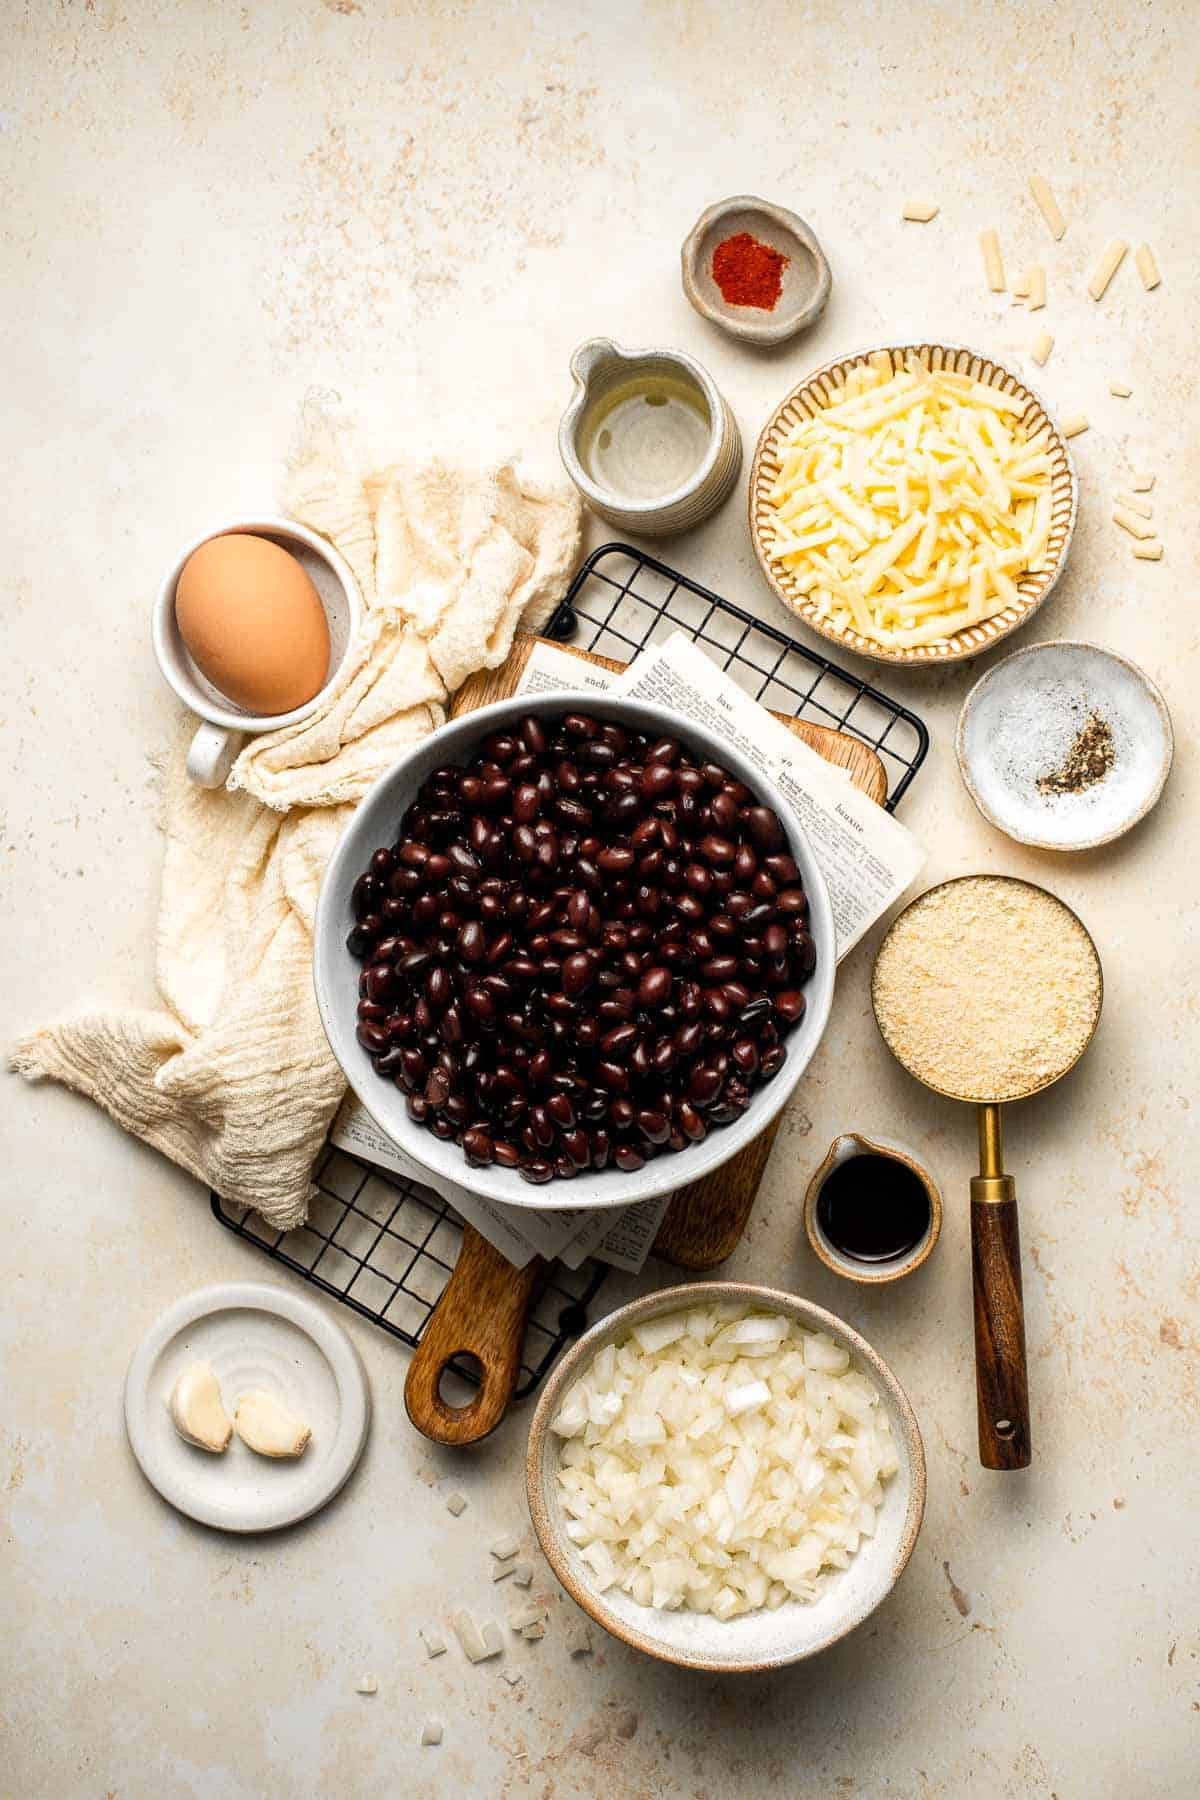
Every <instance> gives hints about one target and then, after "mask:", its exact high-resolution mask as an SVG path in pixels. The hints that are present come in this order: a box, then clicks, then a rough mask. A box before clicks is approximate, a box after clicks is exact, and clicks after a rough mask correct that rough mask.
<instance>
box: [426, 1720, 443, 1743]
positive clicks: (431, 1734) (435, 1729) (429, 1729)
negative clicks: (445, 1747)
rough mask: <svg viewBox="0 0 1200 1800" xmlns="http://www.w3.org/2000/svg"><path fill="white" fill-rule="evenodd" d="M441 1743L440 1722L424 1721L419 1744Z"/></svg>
mask: <svg viewBox="0 0 1200 1800" xmlns="http://www.w3.org/2000/svg"><path fill="white" fill-rule="evenodd" d="M441 1741H442V1721H441V1720H440V1719H426V1721H425V1723H424V1724H423V1725H422V1727H421V1742H422V1743H423V1744H440V1743H441Z"/></svg>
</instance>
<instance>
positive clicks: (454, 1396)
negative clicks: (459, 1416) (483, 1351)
mask: <svg viewBox="0 0 1200 1800" xmlns="http://www.w3.org/2000/svg"><path fill="white" fill-rule="evenodd" d="M454 1362H456V1363H458V1365H459V1367H460V1368H466V1369H469V1370H470V1371H471V1373H472V1375H474V1376H475V1378H476V1380H477V1381H478V1382H479V1384H480V1386H482V1385H483V1364H482V1363H481V1362H480V1360H479V1358H478V1357H477V1356H472V1355H471V1352H470V1351H469V1350H456V1351H455V1352H454ZM437 1391H438V1399H439V1400H440V1401H441V1402H442V1404H443V1406H448V1407H450V1409H451V1411H453V1412H462V1411H464V1410H465V1408H467V1407H468V1406H470V1405H472V1403H473V1402H474V1401H475V1400H477V1399H478V1398H479V1394H478V1390H477V1389H476V1388H474V1387H472V1385H471V1383H470V1382H469V1381H468V1380H467V1379H466V1377H465V1376H463V1375H460V1374H459V1372H458V1369H456V1368H454V1367H453V1365H452V1364H451V1362H450V1361H446V1362H445V1363H443V1364H442V1369H441V1373H440V1374H439V1376H438V1384H437Z"/></svg>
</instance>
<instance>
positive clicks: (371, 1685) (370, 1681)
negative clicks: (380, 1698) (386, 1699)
mask: <svg viewBox="0 0 1200 1800" xmlns="http://www.w3.org/2000/svg"><path fill="white" fill-rule="evenodd" d="M354 1691H355V1693H356V1694H377V1693H378V1692H379V1683H378V1682H377V1681H376V1679H375V1677H374V1676H373V1675H360V1676H359V1678H358V1683H357V1685H356V1687H355V1690H354Z"/></svg>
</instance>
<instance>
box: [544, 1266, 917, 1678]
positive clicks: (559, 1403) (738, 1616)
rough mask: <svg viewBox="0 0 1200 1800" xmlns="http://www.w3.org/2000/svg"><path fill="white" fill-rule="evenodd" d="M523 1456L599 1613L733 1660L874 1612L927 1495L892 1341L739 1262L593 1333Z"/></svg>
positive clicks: (676, 1646)
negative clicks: (892, 1359)
mask: <svg viewBox="0 0 1200 1800" xmlns="http://www.w3.org/2000/svg"><path fill="white" fill-rule="evenodd" d="M526 1476H527V1483H528V1492H529V1509H530V1514H531V1516H532V1519H533V1525H534V1530H535V1531H536V1533H537V1536H538V1539H539V1542H540V1543H541V1547H542V1550H543V1551H544V1552H545V1555H546V1558H547V1560H548V1561H549V1563H550V1566H551V1568H552V1569H553V1570H554V1573H555V1575H556V1576H557V1577H558V1579H559V1581H560V1582H561V1583H562V1585H563V1586H564V1587H565V1588H566V1590H567V1592H568V1593H569V1594H570V1595H571V1596H572V1598H573V1599H574V1600H576V1601H577V1602H578V1603H579V1605H580V1606H581V1607H582V1608H583V1609H584V1611H585V1612H587V1613H588V1614H589V1615H590V1616H591V1617H592V1618H593V1619H594V1620H595V1621H596V1622H597V1624H599V1625H602V1626H603V1627H604V1629H605V1630H606V1631H609V1632H611V1633H612V1634H613V1636H614V1637H618V1638H621V1639H623V1640H624V1642H625V1643H627V1644H631V1645H632V1646H633V1647H634V1648H635V1649H638V1650H643V1651H645V1652H646V1653H647V1654H648V1655H650V1656H654V1657H658V1658H659V1659H660V1660H662V1661H664V1662H671V1663H676V1664H678V1665H679V1666H681V1667H683V1668H692V1669H706V1670H713V1671H723V1672H738V1671H744V1672H747V1673H749V1672H754V1671H759V1670H763V1669H773V1668H779V1667H782V1666H783V1665H785V1664H787V1663H793V1662H799V1661H801V1660H802V1659H803V1658H804V1657H807V1656H812V1655H814V1654H815V1653H816V1652H817V1651H818V1650H824V1649H826V1648H827V1647H828V1646H829V1645H830V1644H833V1643H836V1642H837V1640H838V1639H839V1638H842V1637H845V1636H846V1634H847V1632H850V1631H852V1630H853V1629H854V1628H855V1626H857V1625H861V1624H862V1622H863V1620H864V1619H866V1618H867V1617H869V1615H870V1614H871V1613H872V1612H874V1610H875V1608H876V1607H877V1606H878V1605H879V1604H880V1602H881V1601H883V1600H884V1599H885V1598H886V1597H887V1595H888V1594H889V1593H890V1592H891V1590H892V1588H893V1587H894V1586H895V1584H896V1582H897V1581H898V1580H899V1578H900V1576H901V1574H902V1573H903V1571H904V1568H905V1566H906V1564H907V1562H908V1559H909V1557H910V1556H911V1555H912V1551H913V1546H914V1544H915V1543H916V1540H917V1533H918V1532H919V1531H920V1528H921V1519H922V1516H923V1514H924V1510H925V1453H924V1450H923V1448H922V1444H921V1433H920V1430H919V1428H918V1425H917V1421H916V1417H915V1415H914V1413H913V1410H912V1407H911V1405H910V1404H909V1401H908V1398H907V1396H906V1395H905V1393H904V1390H903V1389H902V1388H901V1386H900V1384H899V1382H898V1381H897V1380H896V1377H895V1376H894V1375H893V1374H892V1371H891V1370H890V1369H889V1368H888V1366H887V1364H886V1363H885V1362H884V1361H883V1359H882V1357H880V1356H879V1354H878V1352H877V1351H875V1350H873V1349H872V1348H871V1346H870V1345H869V1344H868V1343H867V1342H866V1341H865V1339H863V1338H862V1337H860V1336H859V1334H858V1333H857V1332H856V1331H855V1330H854V1329H853V1328H852V1327H851V1326H849V1325H847V1324H845V1323H844V1322H843V1321H842V1320H841V1319H838V1318H837V1317H835V1315H834V1314H833V1313H830V1312H827V1311H826V1310H825V1309H824V1308H823V1307H820V1306H816V1305H814V1304H813V1303H812V1302H811V1301H808V1300H801V1299H799V1298H797V1297H796V1296H795V1295H794V1294H786V1293H782V1292H780V1291H779V1290H777V1289H775V1288H767V1287H757V1286H752V1285H749V1284H747V1283H744V1282H733V1281H716V1282H696V1283H692V1284H689V1285H687V1286H684V1287H675V1288H668V1289H665V1290H663V1291H662V1292H660V1293H657V1294H649V1295H646V1296H644V1297H643V1298H642V1299H640V1300H634V1301H632V1302H631V1303H630V1304H629V1305H628V1306H623V1307H621V1308H619V1309H618V1310H617V1311H616V1312H615V1313H612V1314H611V1315H610V1316H609V1317H608V1318H607V1319H604V1320H602V1321H601V1323H600V1324H599V1325H596V1326H594V1327H593V1328H592V1330H591V1331H589V1332H588V1333H587V1334H586V1335H585V1336H584V1337H582V1338H580V1340H579V1341H578V1343H577V1344H575V1345H574V1346H572V1348H571V1349H570V1350H568V1351H567V1352H566V1353H565V1354H564V1355H563V1356H562V1357H561V1358H560V1360H559V1362H558V1363H557V1364H556V1365H555V1367H554V1369H553V1370H552V1372H551V1374H550V1375H549V1376H548V1378H547V1380H546V1382H545V1384H544V1385H543V1388H542V1393H541V1398H540V1399H539V1401H538V1406H537V1411H536V1412H535V1414H534V1418H533V1424H532V1426H531V1428H530V1434H529V1451H528V1460H527V1466H526Z"/></svg>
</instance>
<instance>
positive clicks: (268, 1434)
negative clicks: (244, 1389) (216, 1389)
mask: <svg viewBox="0 0 1200 1800" xmlns="http://www.w3.org/2000/svg"><path fill="white" fill-rule="evenodd" d="M233 1422H234V1424H235V1425H236V1426H237V1434H238V1436H239V1437H240V1438H241V1440H242V1442H243V1444H245V1445H246V1446H247V1447H248V1448H249V1449H251V1450H255V1451H257V1452H258V1454H259V1456H303V1454H304V1452H305V1449H306V1448H307V1446H308V1441H309V1439H310V1438H311V1437H312V1432H311V1431H310V1430H309V1428H308V1426H307V1425H306V1424H305V1423H304V1421H303V1419H298V1418H297V1417H296V1415H295V1413H293V1412H289V1411H288V1409H287V1407H286V1406H285V1405H284V1404H283V1402H282V1400H277V1399H276V1398H275V1396H274V1394H269V1393H268V1392H267V1391H266V1389H265V1388H251V1390H250V1392H249V1393H248V1394H243V1395H242V1396H241V1398H240V1399H239V1401H238V1403H237V1406H236V1408H235V1409H234V1414H233Z"/></svg>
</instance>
